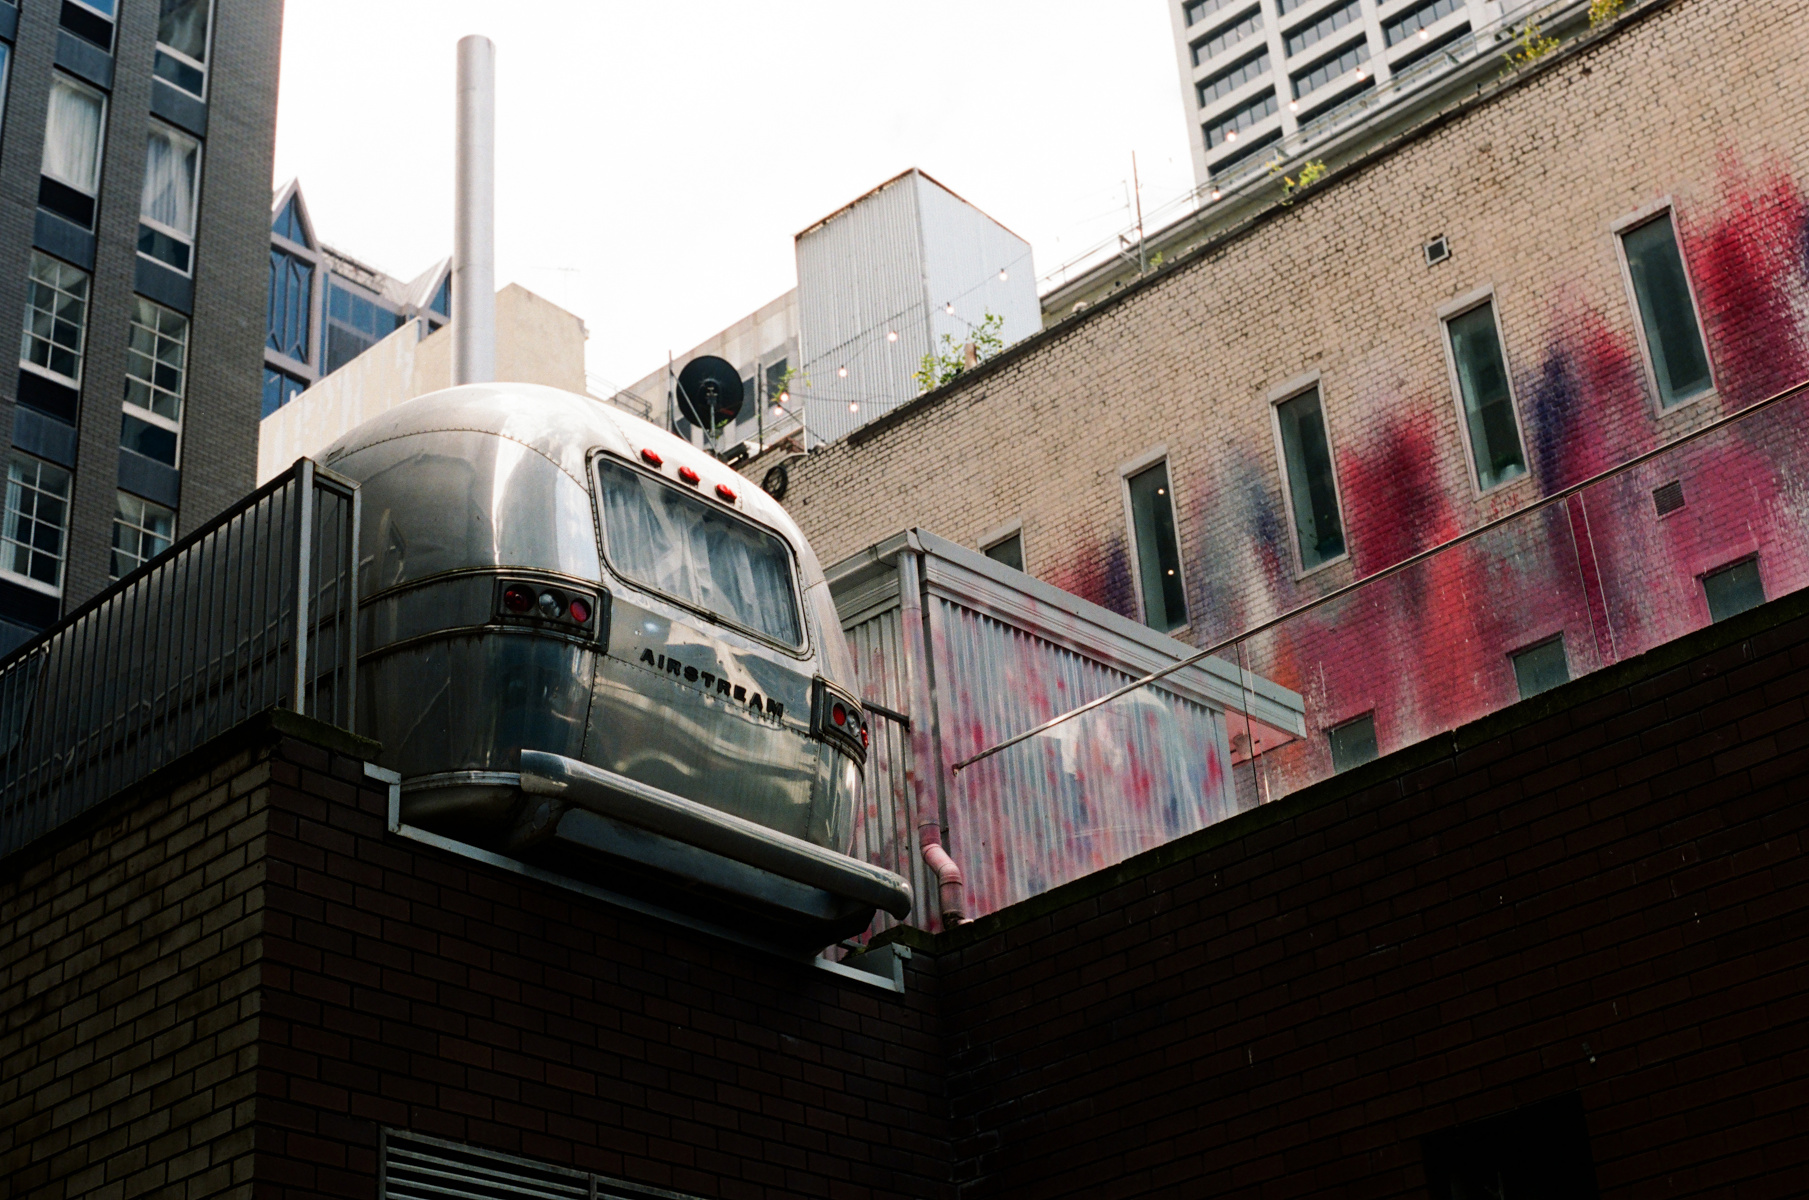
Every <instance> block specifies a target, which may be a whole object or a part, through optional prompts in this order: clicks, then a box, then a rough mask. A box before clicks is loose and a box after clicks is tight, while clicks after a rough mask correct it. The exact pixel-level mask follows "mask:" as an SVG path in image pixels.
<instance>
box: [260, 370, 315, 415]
mask: <svg viewBox="0 0 1809 1200" xmlns="http://www.w3.org/2000/svg"><path fill="white" fill-rule="evenodd" d="M307 387H308V385H307V384H305V383H303V382H302V381H301V380H299V379H297V378H295V376H293V375H289V374H285V373H284V372H282V371H279V370H277V369H276V368H275V367H265V368H264V403H263V411H262V412H260V413H259V414H258V419H259V420H262V419H263V418H264V417H267V416H269V415H270V414H271V413H273V412H275V411H276V410H277V409H279V408H281V407H282V406H283V405H285V404H287V403H289V401H291V400H293V399H295V398H296V397H297V396H299V395H301V394H302V392H304V391H306V390H307Z"/></svg>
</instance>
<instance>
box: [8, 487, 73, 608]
mask: <svg viewBox="0 0 1809 1200" xmlns="http://www.w3.org/2000/svg"><path fill="white" fill-rule="evenodd" d="M68 530H69V472H67V471H65V470H63V468H61V467H54V466H52V465H50V464H49V463H47V462H41V461H39V460H38V459H35V458H27V457H26V456H24V455H22V454H15V455H14V456H13V458H12V461H11V462H10V463H9V464H8V465H7V471H6V515H5V518H4V520H3V521H0V568H3V569H5V570H7V571H11V572H12V573H13V574H15V575H21V576H24V577H25V578H26V579H30V580H34V581H36V582H38V583H41V584H44V585H46V586H48V587H50V588H55V589H61V587H62V586H63V540H64V537H65V535H66V534H67V533H68Z"/></svg>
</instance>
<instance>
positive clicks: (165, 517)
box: [113, 492, 176, 579]
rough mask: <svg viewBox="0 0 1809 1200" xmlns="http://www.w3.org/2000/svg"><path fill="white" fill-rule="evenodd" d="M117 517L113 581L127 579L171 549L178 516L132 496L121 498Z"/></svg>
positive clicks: (121, 494)
mask: <svg viewBox="0 0 1809 1200" xmlns="http://www.w3.org/2000/svg"><path fill="white" fill-rule="evenodd" d="M117 495H118V500H117V504H116V506H115V509H114V513H113V578H115V579H123V578H124V577H125V576H127V575H130V574H131V573H132V572H133V571H136V570H137V569H138V568H139V567H142V566H143V565H144V564H145V563H148V562H150V561H151V560H152V559H153V558H156V557H157V556H158V555H159V554H162V553H163V552H164V551H165V550H168V549H169V548H170V543H171V542H172V541H174V540H175V537H176V514H175V513H174V512H172V511H170V510H169V509H167V508H165V507H163V505H161V504H152V503H151V502H150V501H149V500H141V499H139V498H138V497H137V496H134V495H132V493H130V492H120V493H118V494H117Z"/></svg>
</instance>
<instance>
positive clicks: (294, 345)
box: [265, 250, 314, 362]
mask: <svg viewBox="0 0 1809 1200" xmlns="http://www.w3.org/2000/svg"><path fill="white" fill-rule="evenodd" d="M313 286H314V268H313V266H312V265H310V264H308V263H305V262H303V261H302V260H301V259H299V258H295V257H292V256H291V255H288V254H284V253H283V252H282V251H281V250H272V251H271V252H270V329H269V335H268V340H267V341H266V343H265V344H266V345H268V346H269V347H270V348H271V349H272V350H275V351H276V352H277V353H279V354H287V355H288V356H289V357H290V358H293V359H295V360H297V361H298V362H306V361H307V360H308V323H309V317H310V313H309V309H310V307H311V304H312V294H313Z"/></svg>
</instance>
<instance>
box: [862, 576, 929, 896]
mask: <svg viewBox="0 0 1809 1200" xmlns="http://www.w3.org/2000/svg"><path fill="white" fill-rule="evenodd" d="M847 632H848V641H849V645H850V646H851V647H852V648H853V650H854V662H855V667H856V669H857V670H858V671H859V673H860V681H861V691H862V697H861V698H862V699H863V700H868V701H877V702H878V703H880V704H882V705H884V706H885V707H886V708H889V709H891V710H892V711H893V712H896V713H900V714H906V715H908V714H909V712H910V701H909V698H908V696H907V688H906V685H905V681H904V678H903V675H902V672H901V671H900V670H899V666H900V664H902V663H903V662H904V657H903V652H904V651H903V643H902V638H903V632H902V630H901V629H900V621H899V611H898V606H897V605H896V604H894V605H893V606H892V607H891V608H888V609H885V610H883V611H880V612H877V613H874V614H872V615H870V616H868V617H866V618H865V619H863V620H861V621H860V622H859V623H858V624H856V625H853V626H851V627H850V628H849V629H848V631H847ZM868 718H869V725H870V728H871V729H872V733H873V745H872V746H871V747H870V748H869V750H868V755H867V770H866V774H865V777H864V779H863V782H862V789H861V806H860V808H859V809H858V810H857V811H856V812H855V815H854V844H853V847H852V848H851V849H850V850H849V853H850V854H852V855H853V856H854V857H856V858H858V859H862V860H863V861H866V862H870V863H874V864H876V865H878V866H882V867H885V868H886V869H887V870H889V871H896V872H898V873H899V874H900V875H903V876H904V877H905V878H906V879H908V880H910V881H911V895H912V897H913V898H914V899H915V901H916V905H917V911H915V912H914V913H913V914H912V919H911V922H910V923H911V924H913V925H916V926H918V927H919V928H923V929H928V928H931V926H930V925H928V924H927V923H926V922H927V921H928V920H929V919H930V915H931V914H930V911H929V910H930V904H929V902H930V900H931V899H932V897H933V896H934V887H935V884H934V881H933V880H931V879H929V878H928V873H927V872H926V871H925V869H924V866H923V856H922V855H921V854H919V853H918V850H917V819H916V814H915V809H914V805H913V804H912V801H911V784H910V755H911V739H910V731H909V727H908V726H906V725H904V724H901V723H899V722H898V721H895V720H893V719H891V718H890V717H887V716H885V715H883V714H880V713H876V712H872V711H871V710H869V712H868ZM876 922H877V923H876V924H875V925H874V927H873V928H874V930H875V931H878V930H881V929H887V928H890V927H891V926H893V925H896V924H898V922H897V921H894V920H893V919H892V918H891V917H890V916H889V915H887V914H886V913H883V912H882V913H880V914H879V916H878V917H877V919H876Z"/></svg>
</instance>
